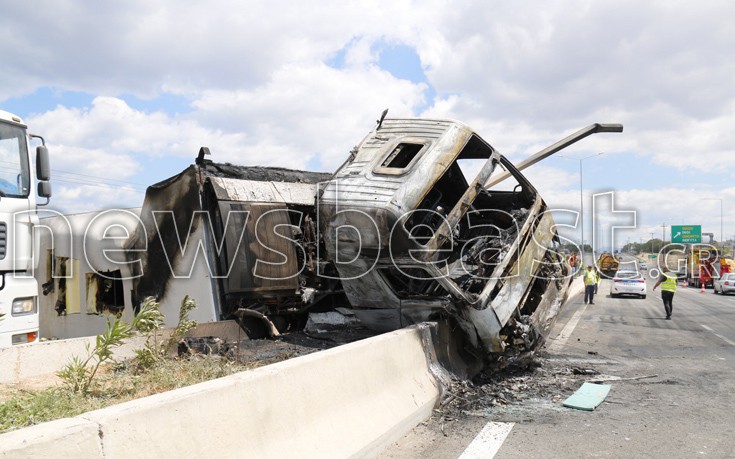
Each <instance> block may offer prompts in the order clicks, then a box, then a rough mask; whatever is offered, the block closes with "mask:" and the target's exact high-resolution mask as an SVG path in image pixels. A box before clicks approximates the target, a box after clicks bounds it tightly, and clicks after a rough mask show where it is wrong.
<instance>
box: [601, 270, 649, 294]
mask: <svg viewBox="0 0 735 459" xmlns="http://www.w3.org/2000/svg"><path fill="white" fill-rule="evenodd" d="M620 295H637V296H639V297H641V298H644V299H645V298H646V280H645V279H644V278H643V274H642V273H640V272H638V271H618V272H616V273H615V276H614V277H613V278H612V281H611V282H610V296H611V297H613V298H617V297H619V296H620Z"/></svg>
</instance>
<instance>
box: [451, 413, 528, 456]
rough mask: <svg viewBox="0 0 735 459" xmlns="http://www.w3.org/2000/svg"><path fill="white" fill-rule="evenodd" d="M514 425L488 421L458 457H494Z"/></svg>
mask: <svg viewBox="0 0 735 459" xmlns="http://www.w3.org/2000/svg"><path fill="white" fill-rule="evenodd" d="M514 425H515V423H513V422H488V423H487V424H485V427H483V428H482V430H481V431H480V433H479V434H477V436H476V437H475V439H474V440H472V443H470V445H469V446H468V447H467V449H465V450H464V452H463V453H462V455H461V456H459V459H491V458H493V457H495V454H497V452H498V450H499V449H500V447H501V446H503V442H504V441H505V437H507V436H508V434H509V433H510V431H511V429H512V428H513V426H514Z"/></svg>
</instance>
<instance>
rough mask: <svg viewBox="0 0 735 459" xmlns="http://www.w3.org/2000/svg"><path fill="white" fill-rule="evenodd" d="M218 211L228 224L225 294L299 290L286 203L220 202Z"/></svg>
mask: <svg viewBox="0 0 735 459" xmlns="http://www.w3.org/2000/svg"><path fill="white" fill-rule="evenodd" d="M219 210H220V213H221V215H222V220H223V221H222V224H223V226H224V224H225V223H227V227H226V228H227V231H226V233H225V244H226V248H227V251H226V253H227V266H232V268H231V271H230V273H229V276H228V277H227V282H226V290H227V291H226V293H228V294H230V293H246V292H261V293H272V294H277V293H278V292H283V291H288V292H294V291H296V289H297V288H298V286H299V285H298V275H297V274H298V272H299V264H298V259H297V256H296V249H295V247H294V242H293V241H292V240H291V239H293V236H292V235H291V234H290V229H289V228H290V226H289V225H290V221H289V218H288V211H287V209H286V206H285V205H283V204H273V203H256V202H248V203H242V202H232V201H220V202H219ZM228 215H229V218H230V221H229V222H227V216H228ZM243 228H244V233H243V232H242V230H243ZM276 231H278V234H277V233H276ZM240 236H242V240H240Z"/></svg>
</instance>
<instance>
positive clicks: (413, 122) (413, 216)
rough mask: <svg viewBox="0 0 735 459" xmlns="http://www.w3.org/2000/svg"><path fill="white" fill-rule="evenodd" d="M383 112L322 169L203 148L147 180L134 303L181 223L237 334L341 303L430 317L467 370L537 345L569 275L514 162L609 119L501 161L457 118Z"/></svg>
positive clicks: (296, 323) (162, 266)
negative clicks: (174, 170) (193, 161)
mask: <svg viewBox="0 0 735 459" xmlns="http://www.w3.org/2000/svg"><path fill="white" fill-rule="evenodd" d="M385 115H386V112H384V113H383V115H382V116H381V118H380V120H379V121H378V124H377V127H376V128H375V129H374V130H373V131H372V132H370V133H369V134H368V135H367V137H365V139H364V140H363V141H362V142H361V143H360V144H359V145H358V146H357V147H355V148H354V149H353V150H352V151H351V152H350V155H349V158H348V159H347V161H345V163H344V164H343V165H342V166H341V167H340V168H339V169H338V170H337V171H336V172H335V173H334V174H333V175H332V174H322V173H314V172H303V171H293V170H287V169H279V168H264V167H238V166H232V165H229V164H216V163H213V162H211V161H208V160H206V159H204V155H205V154H207V153H208V150H207V149H206V148H202V150H201V151H200V154H199V158H198V159H197V165H196V166H191V167H189V168H188V169H186V170H185V171H183V172H182V173H181V174H179V175H177V176H175V177H172V178H171V179H169V180H166V181H164V182H161V183H159V184H156V185H153V186H151V187H150V188H149V189H148V190H147V192H146V197H145V201H144V205H143V209H142V212H141V221H142V225H141V227H139V229H138V230H137V231H136V233H135V234H134V235H133V237H132V238H131V240H130V241H129V246H128V249H129V250H130V251H129V253H130V254H131V255H130V258H131V259H136V260H140V261H141V262H140V263H139V272H137V273H134V274H138V275H139V277H137V278H136V279H135V280H134V282H133V295H132V299H133V304H138V303H139V302H140V300H141V299H143V298H145V297H147V296H154V297H156V298H158V299H159V300H162V299H164V298H165V297H166V295H167V285H169V283H170V280H171V278H172V277H177V269H184V268H182V267H184V266H185V265H186V263H182V260H181V258H182V255H181V253H180V252H179V251H177V248H178V247H181V241H184V240H187V238H190V237H191V236H192V235H193V234H195V233H196V234H198V235H199V237H200V238H201V240H202V241H203V243H204V246H205V247H206V248H207V250H206V251H205V253H206V256H207V263H208V264H209V266H210V269H213V270H214V272H215V274H216V275H214V276H212V278H211V281H212V292H213V294H212V296H213V298H214V301H213V307H214V310H215V311H214V312H215V314H214V316H216V317H217V318H218V319H231V318H236V319H237V320H238V321H239V322H240V324H241V325H242V326H243V327H244V328H245V329H246V331H248V333H249V334H251V335H257V334H261V335H271V336H272V335H274V334H277V333H278V330H281V331H283V330H285V329H288V328H289V327H302V326H303V324H304V321H305V318H306V316H307V315H308V313H309V312H315V311H326V310H332V309H334V308H336V307H340V306H343V307H344V306H348V305H349V306H350V307H351V309H352V311H353V312H354V314H355V315H356V316H357V317H358V318H359V319H360V321H361V323H362V324H364V325H365V326H367V327H369V328H371V329H374V330H377V331H389V330H395V329H398V328H401V327H404V326H408V325H412V324H417V323H420V322H424V321H436V322H438V323H439V324H440V333H439V334H440V340H442V343H443V344H442V345H446V346H445V347H446V348H447V349H448V350H449V352H450V353H451V354H450V355H452V356H454V357H456V358H458V359H459V360H462V361H463V363H462V365H469V366H470V367H473V366H474V367H475V368H477V367H478V366H482V365H484V364H487V363H489V362H492V361H494V360H496V359H497V358H498V357H499V356H501V355H503V354H504V353H506V352H508V351H509V350H511V349H512V350H514V351H532V350H534V349H535V348H537V347H538V346H539V345H540V344H542V343H543V342H544V338H545V336H546V334H547V333H548V331H549V328H550V326H551V325H552V323H553V321H554V319H555V317H556V315H557V313H558V311H559V307H560V305H561V304H562V303H563V301H564V300H565V297H566V294H567V290H568V287H569V283H570V281H571V274H572V273H571V268H570V267H569V265H568V264H567V263H566V261H565V260H564V257H563V256H561V254H560V253H559V252H558V251H557V246H558V242H559V238H558V235H557V233H556V229H555V226H554V220H553V218H552V216H551V213H550V212H549V209H548V207H547V205H546V203H545V202H544V201H543V199H542V198H541V196H540V195H539V193H538V192H537V191H536V189H534V187H533V186H532V185H531V184H530V183H529V182H528V180H526V178H525V177H524V176H523V175H522V174H521V172H520V170H522V169H524V168H525V167H528V166H530V165H532V164H534V163H536V162H538V161H540V160H542V159H543V158H545V157H547V156H549V155H551V154H553V153H555V152H556V151H559V150H561V149H562V148H565V147H566V146H568V145H570V144H572V143H574V142H576V141H578V140H580V139H582V138H584V137H586V136H588V135H590V134H593V133H597V132H621V131H622V126H621V125H617V124H593V125H591V126H589V127H587V128H585V129H582V130H580V131H578V132H576V133H574V134H572V135H570V136H569V137H567V138H565V139H563V140H561V141H559V142H557V143H555V144H554V145H551V146H549V147H548V148H546V149H544V150H542V151H540V152H538V153H537V154H535V155H533V156H531V157H529V158H527V159H526V160H524V161H522V162H521V163H519V164H517V165H515V166H514V165H513V164H511V163H510V162H509V161H508V160H507V159H506V158H505V157H504V156H502V155H501V154H500V153H498V152H497V151H496V150H495V149H494V148H493V147H492V146H490V145H489V144H488V143H487V142H485V141H484V140H483V139H482V138H481V137H480V136H479V135H478V134H477V133H476V132H474V131H473V130H472V129H471V128H470V127H469V126H467V125H465V124H463V123H461V122H457V121H452V120H433V119H386V118H385ZM167 216H168V217H169V218H166V217H167ZM141 254H142V256H141ZM179 274H181V273H179Z"/></svg>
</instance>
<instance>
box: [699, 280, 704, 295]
mask: <svg viewBox="0 0 735 459" xmlns="http://www.w3.org/2000/svg"><path fill="white" fill-rule="evenodd" d="M699 285H701V286H702V288H700V289H699V293H704V282H702V281H699Z"/></svg>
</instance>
